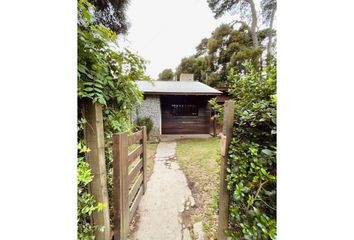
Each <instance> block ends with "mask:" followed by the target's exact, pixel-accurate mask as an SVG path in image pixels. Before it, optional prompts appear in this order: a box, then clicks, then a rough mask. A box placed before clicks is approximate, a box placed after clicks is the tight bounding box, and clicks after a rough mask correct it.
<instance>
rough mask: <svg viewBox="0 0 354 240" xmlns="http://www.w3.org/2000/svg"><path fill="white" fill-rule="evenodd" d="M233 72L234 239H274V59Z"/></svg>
mask: <svg viewBox="0 0 354 240" xmlns="http://www.w3.org/2000/svg"><path fill="white" fill-rule="evenodd" d="M246 69H247V71H246V74H244V75H238V74H236V73H235V71H233V70H231V71H230V73H229V76H228V78H229V81H230V85H229V86H230V87H229V93H230V94H231V96H232V97H233V99H234V100H235V102H236V106H235V123H234V128H233V139H232V141H231V145H230V150H229V153H228V154H229V158H228V159H229V168H228V169H227V171H228V175H227V182H228V189H229V190H230V207H229V209H230V218H229V219H230V222H229V223H230V230H229V232H228V233H229V235H230V236H231V237H232V238H233V239H252V240H253V239H254V240H258V239H259V240H261V239H262V240H263V239H276V99H277V98H276V65H275V63H274V62H272V63H270V64H269V66H267V67H266V68H264V69H263V70H262V71H259V70H256V69H255V67H254V66H252V65H251V64H250V63H248V64H247V66H246Z"/></svg>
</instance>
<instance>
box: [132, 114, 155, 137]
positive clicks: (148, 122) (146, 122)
mask: <svg viewBox="0 0 354 240" xmlns="http://www.w3.org/2000/svg"><path fill="white" fill-rule="evenodd" d="M136 125H137V126H139V127H142V126H146V133H147V135H149V133H150V131H151V130H152V128H153V127H154V123H153V122H152V119H151V118H150V117H138V118H137V120H136Z"/></svg>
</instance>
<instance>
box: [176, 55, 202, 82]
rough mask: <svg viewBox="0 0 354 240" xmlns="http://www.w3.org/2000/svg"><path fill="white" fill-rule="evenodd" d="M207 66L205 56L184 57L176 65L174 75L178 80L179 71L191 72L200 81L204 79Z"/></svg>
mask: <svg viewBox="0 0 354 240" xmlns="http://www.w3.org/2000/svg"><path fill="white" fill-rule="evenodd" d="M207 68H208V65H207V60H206V58H205V57H195V56H190V57H185V58H183V59H182V60H181V63H180V64H179V65H178V67H177V69H176V75H177V78H178V80H179V79H180V75H181V73H192V74H193V78H194V79H195V80H197V81H202V80H203V79H205V76H206V69H207Z"/></svg>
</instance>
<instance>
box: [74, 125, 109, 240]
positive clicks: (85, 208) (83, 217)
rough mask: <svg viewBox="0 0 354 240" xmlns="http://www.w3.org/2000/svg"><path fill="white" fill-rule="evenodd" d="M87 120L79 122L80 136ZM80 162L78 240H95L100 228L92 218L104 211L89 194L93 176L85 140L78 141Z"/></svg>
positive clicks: (78, 169)
mask: <svg viewBox="0 0 354 240" xmlns="http://www.w3.org/2000/svg"><path fill="white" fill-rule="evenodd" d="M85 122H86V121H85V119H83V118H81V119H80V120H79V121H78V134H79V135H82V130H83V124H85ZM77 150H78V159H77V160H78V161H77V226H78V229H77V232H78V239H83V240H86V239H87V240H88V239H93V238H92V236H93V235H94V233H95V231H96V230H97V229H98V228H99V226H93V225H91V223H90V216H91V214H92V212H93V211H98V210H100V209H102V207H104V206H102V204H100V203H96V201H95V199H94V198H93V196H91V195H90V194H89V193H88V190H87V185H88V184H89V183H90V182H91V181H92V179H93V175H92V173H91V169H90V166H89V164H88V163H87V162H86V161H85V153H87V152H89V151H90V150H89V149H88V148H87V147H86V145H85V144H84V142H83V140H82V139H81V140H79V141H78V145H77Z"/></svg>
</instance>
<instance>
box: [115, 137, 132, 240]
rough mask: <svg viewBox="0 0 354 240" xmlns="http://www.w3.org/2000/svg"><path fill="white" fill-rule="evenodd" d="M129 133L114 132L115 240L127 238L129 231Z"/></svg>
mask: <svg viewBox="0 0 354 240" xmlns="http://www.w3.org/2000/svg"><path fill="white" fill-rule="evenodd" d="M128 188H129V186H128V134H127V133H126V132H125V133H119V134H113V208H114V217H113V226H114V227H113V231H114V239H115V240H125V239H126V238H127V236H128V231H129V203H128V190H129V189H128Z"/></svg>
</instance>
